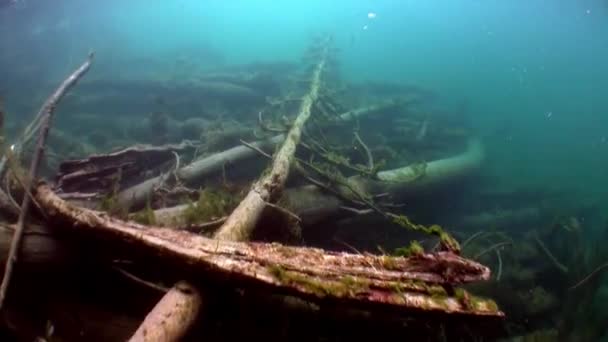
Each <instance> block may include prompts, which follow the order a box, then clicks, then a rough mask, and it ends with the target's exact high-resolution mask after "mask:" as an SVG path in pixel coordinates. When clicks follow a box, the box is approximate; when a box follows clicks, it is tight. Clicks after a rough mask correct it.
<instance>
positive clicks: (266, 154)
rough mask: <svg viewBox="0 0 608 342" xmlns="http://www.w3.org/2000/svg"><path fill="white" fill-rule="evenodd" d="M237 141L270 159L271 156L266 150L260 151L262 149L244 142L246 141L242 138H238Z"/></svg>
mask: <svg viewBox="0 0 608 342" xmlns="http://www.w3.org/2000/svg"><path fill="white" fill-rule="evenodd" d="M239 141H240V142H241V144H243V145H245V146H247V147H249V148H250V149H252V150H254V151H256V152H258V153H259V154H261V155H263V156H264V157H266V158H268V159H272V156H271V155H270V154H268V153H266V152H264V151H262V150H261V149H260V148H259V147H257V146H254V145H252V144H250V143H248V142H246V141H245V140H243V139H239Z"/></svg>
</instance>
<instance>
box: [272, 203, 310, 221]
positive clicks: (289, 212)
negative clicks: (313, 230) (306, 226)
mask: <svg viewBox="0 0 608 342" xmlns="http://www.w3.org/2000/svg"><path fill="white" fill-rule="evenodd" d="M266 205H267V206H269V207H271V208H273V209H275V210H277V211H280V212H281V213H283V214H285V215H287V216H289V217H291V218H293V219H294V220H296V221H297V222H302V219H301V218H300V216H298V215H296V214H295V213H293V212H291V211H290V210H289V209H287V208H283V207H281V206H278V205H276V204H274V203H270V202H266Z"/></svg>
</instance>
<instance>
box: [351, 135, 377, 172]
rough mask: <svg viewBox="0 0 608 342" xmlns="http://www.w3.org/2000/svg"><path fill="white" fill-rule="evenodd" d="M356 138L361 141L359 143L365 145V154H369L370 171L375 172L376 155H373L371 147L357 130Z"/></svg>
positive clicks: (368, 164) (368, 165)
mask: <svg viewBox="0 0 608 342" xmlns="http://www.w3.org/2000/svg"><path fill="white" fill-rule="evenodd" d="M355 140H357V142H358V143H359V145H361V147H363V150H364V151H365V154H366V155H367V167H368V168H369V172H372V173H373V172H374V167H375V166H374V156H373V155H372V151H371V150H370V149H369V147H367V145H365V143H364V142H363V140H361V137H360V136H359V133H357V132H355Z"/></svg>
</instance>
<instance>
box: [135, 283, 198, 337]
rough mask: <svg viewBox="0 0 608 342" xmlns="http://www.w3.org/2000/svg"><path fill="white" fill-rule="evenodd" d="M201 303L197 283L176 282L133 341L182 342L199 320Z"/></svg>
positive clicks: (147, 317) (138, 330)
mask: <svg viewBox="0 0 608 342" xmlns="http://www.w3.org/2000/svg"><path fill="white" fill-rule="evenodd" d="M201 303H202V297H201V294H200V293H199V292H198V290H197V289H196V288H195V287H194V286H192V285H190V284H188V283H186V282H179V283H177V284H175V286H173V288H171V290H170V291H169V292H167V294H166V295H165V296H164V297H163V298H162V299H161V301H159V302H158V304H156V306H155V307H154V309H152V311H150V313H149V314H148V315H147V316H146V318H145V319H144V323H143V324H142V325H140V326H139V328H138V329H137V331H135V334H134V335H133V336H132V337H131V338H130V339H129V341H131V342H148V341H180V340H181V339H182V338H183V337H184V336H185V335H186V333H187V332H188V331H187V328H189V327H190V326H191V325H192V323H194V321H195V320H196V317H197V316H198V312H199V310H200V307H201Z"/></svg>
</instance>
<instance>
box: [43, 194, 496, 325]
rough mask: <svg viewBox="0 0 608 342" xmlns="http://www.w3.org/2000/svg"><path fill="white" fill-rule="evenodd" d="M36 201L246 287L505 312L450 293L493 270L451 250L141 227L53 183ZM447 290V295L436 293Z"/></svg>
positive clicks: (94, 231) (416, 307) (411, 306)
mask: <svg viewBox="0 0 608 342" xmlns="http://www.w3.org/2000/svg"><path fill="white" fill-rule="evenodd" d="M36 199H37V201H38V202H39V203H40V205H41V207H42V208H43V210H44V211H45V212H46V214H47V216H48V217H49V220H51V221H52V222H54V223H56V224H58V225H62V226H66V227H72V228H73V229H76V230H78V231H79V232H80V233H82V234H88V235H90V236H96V237H99V236H103V237H104V238H106V239H109V240H111V241H113V242H114V243H118V244H122V245H127V246H129V247H131V248H129V250H131V251H139V252H143V253H145V254H146V255H149V256H156V257H159V256H162V258H163V260H170V261H171V262H172V263H174V264H175V265H178V266H179V267H182V268H185V270H187V271H189V273H190V274H191V275H196V274H205V276H206V277H207V278H208V279H221V280H222V281H227V282H229V283H232V284H234V285H235V286H236V285H237V284H238V285H239V286H243V285H245V286H247V285H248V286H251V287H255V288H261V289H267V290H269V291H273V292H280V293H285V294H293V295H297V296H301V297H304V298H307V299H310V300H326V301H333V302H339V303H343V304H351V305H357V306H361V307H363V308H366V309H372V310H375V309H380V310H397V311H399V312H410V311H414V312H427V313H436V314H440V313H449V314H463V315H467V316H468V315H472V316H493V317H499V316H502V313H501V312H500V311H498V310H497V309H496V307H495V305H494V304H493V303H492V302H491V301H487V300H482V299H475V300H474V301H471V302H470V303H467V302H463V300H462V298H457V297H455V296H452V295H448V294H447V293H446V292H445V290H442V289H443V288H444V287H443V286H441V285H446V286H448V287H449V286H452V285H458V284H462V283H468V282H474V281H481V280H487V279H489V277H490V271H489V269H488V268H487V267H485V266H483V265H480V264H478V263H476V262H474V261H471V260H467V259H464V258H462V257H460V256H457V255H455V254H452V253H449V252H440V253H435V254H421V255H417V256H413V257H410V258H403V257H390V256H378V255H369V254H349V253H342V252H327V251H324V250H321V249H317V248H308V247H288V246H283V245H280V244H276V243H252V242H233V241H223V240H217V239H208V238H204V237H201V236H197V235H194V234H190V233H187V232H184V231H175V230H170V229H165V228H158V227H146V226H141V225H138V224H136V223H133V222H125V221H121V220H119V219H116V218H112V217H110V216H108V215H106V214H105V213H102V212H98V211H94V210H90V209H85V208H79V207H76V206H73V205H71V204H70V203H68V202H66V201H64V200H62V199H61V198H59V197H58V196H57V195H56V194H55V193H54V192H53V191H52V190H51V189H50V187H49V186H48V185H46V184H41V185H39V186H38V187H37V191H36ZM438 293H442V295H441V296H439V297H438V296H436V295H437V294H438Z"/></svg>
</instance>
